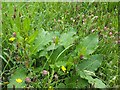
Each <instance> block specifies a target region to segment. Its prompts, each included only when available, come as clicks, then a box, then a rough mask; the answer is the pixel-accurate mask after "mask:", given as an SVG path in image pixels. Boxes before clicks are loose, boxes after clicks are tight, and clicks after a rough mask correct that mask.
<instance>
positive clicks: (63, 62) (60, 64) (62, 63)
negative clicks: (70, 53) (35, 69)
mask: <svg viewBox="0 0 120 90" xmlns="http://www.w3.org/2000/svg"><path fill="white" fill-rule="evenodd" d="M55 65H56V66H57V67H58V68H59V67H61V66H66V61H57V62H56V63H55Z"/></svg>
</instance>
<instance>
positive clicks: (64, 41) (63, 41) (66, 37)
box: [59, 30, 77, 48]
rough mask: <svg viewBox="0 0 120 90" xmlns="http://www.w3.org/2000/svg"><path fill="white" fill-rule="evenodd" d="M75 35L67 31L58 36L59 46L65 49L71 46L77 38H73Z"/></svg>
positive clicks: (73, 32)
mask: <svg viewBox="0 0 120 90" xmlns="http://www.w3.org/2000/svg"><path fill="white" fill-rule="evenodd" d="M75 34H76V32H75V31H72V30H71V31H69V32H67V33H63V34H61V36H60V42H59V44H60V45H63V46H64V47H65V48H66V47H67V46H69V45H70V44H72V43H73V42H74V40H75V39H76V38H77V36H74V35H75Z"/></svg>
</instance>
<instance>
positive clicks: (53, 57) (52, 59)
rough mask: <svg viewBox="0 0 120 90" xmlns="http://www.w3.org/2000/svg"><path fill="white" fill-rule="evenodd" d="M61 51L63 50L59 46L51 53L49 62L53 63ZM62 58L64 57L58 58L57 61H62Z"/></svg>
mask: <svg viewBox="0 0 120 90" xmlns="http://www.w3.org/2000/svg"><path fill="white" fill-rule="evenodd" d="M63 50H64V48H63V47H62V46H59V47H58V48H57V49H55V50H54V51H53V54H52V55H51V57H50V60H51V62H52V63H53V62H55V60H56V58H57V56H58V55H59V54H60V53H61V52H62V51H63ZM63 57H64V55H61V56H60V57H59V59H60V60H62V59H63Z"/></svg>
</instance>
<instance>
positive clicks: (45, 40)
mask: <svg viewBox="0 0 120 90" xmlns="http://www.w3.org/2000/svg"><path fill="white" fill-rule="evenodd" d="M52 38H53V36H52V35H51V34H50V33H48V32H47V31H44V30H40V31H39V32H38V36H37V37H36V39H35V41H34V45H33V46H31V48H30V51H31V54H34V53H36V52H37V51H40V50H43V49H44V47H45V45H47V44H49V42H51V41H52Z"/></svg>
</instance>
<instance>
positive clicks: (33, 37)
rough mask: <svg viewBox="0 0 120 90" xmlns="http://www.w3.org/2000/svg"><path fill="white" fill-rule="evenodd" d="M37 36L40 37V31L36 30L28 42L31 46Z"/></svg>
mask: <svg viewBox="0 0 120 90" xmlns="http://www.w3.org/2000/svg"><path fill="white" fill-rule="evenodd" d="M37 35H38V30H36V31H35V32H34V33H33V34H32V35H31V36H29V38H28V40H27V42H28V43H29V44H31V43H32V42H33V41H34V40H35V38H36V37H37Z"/></svg>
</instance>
